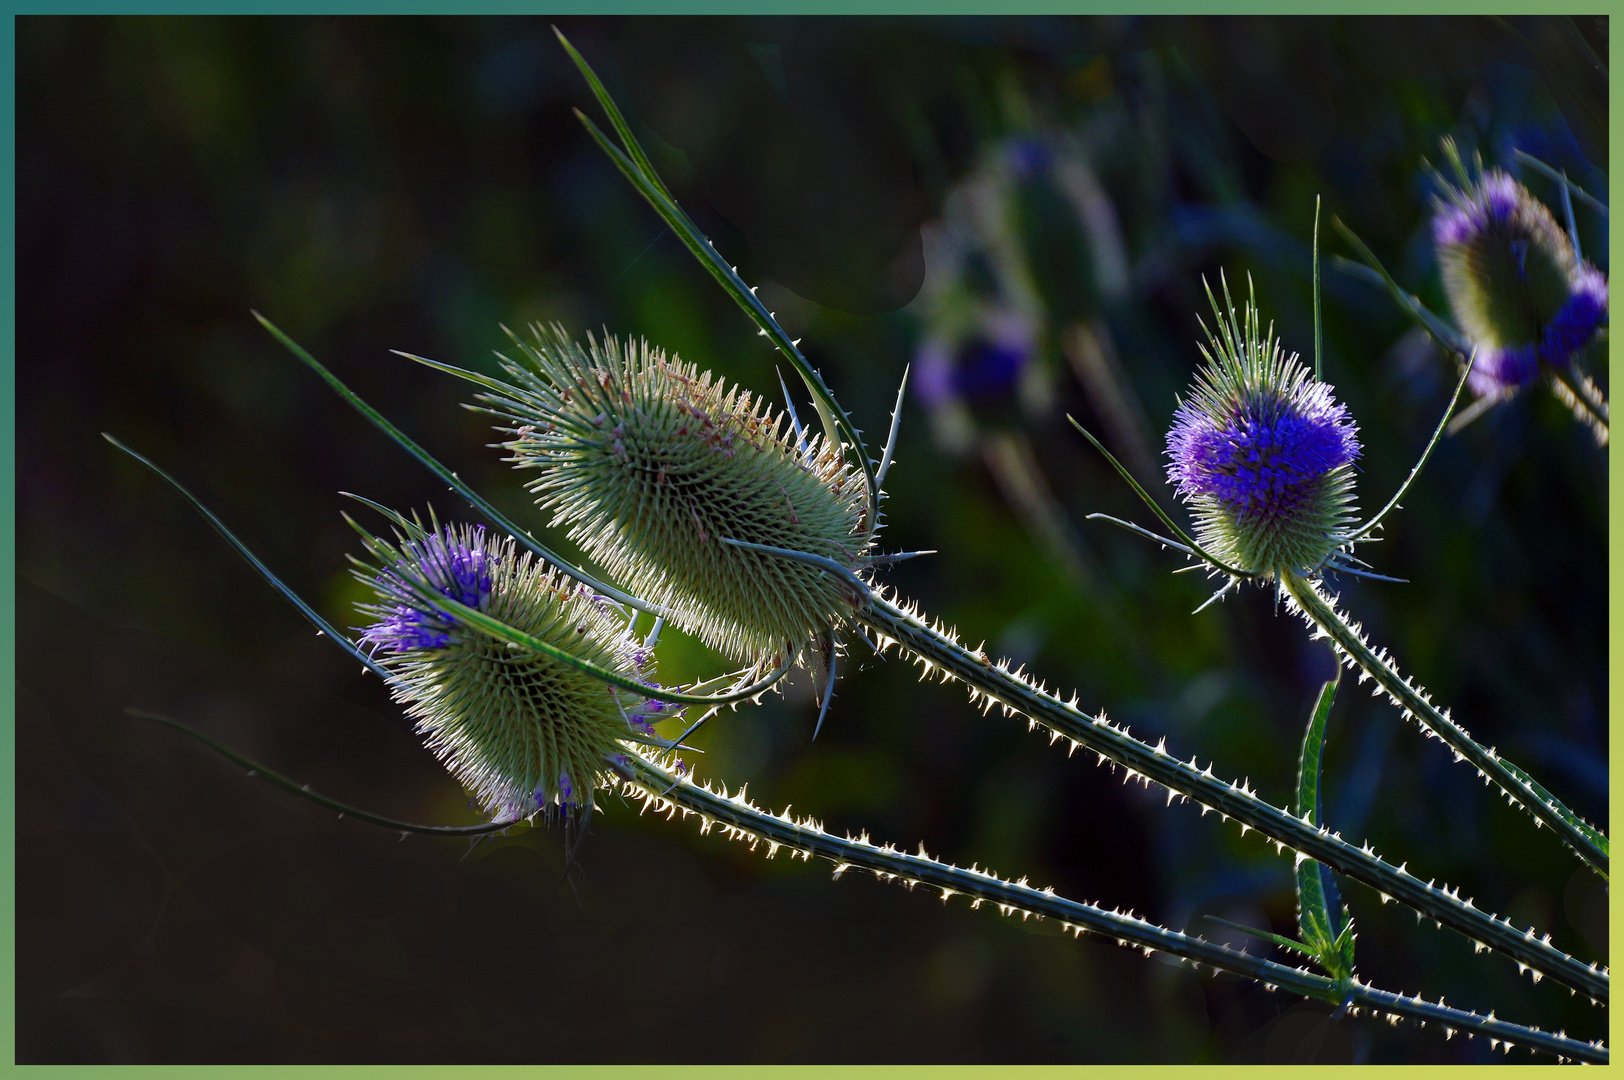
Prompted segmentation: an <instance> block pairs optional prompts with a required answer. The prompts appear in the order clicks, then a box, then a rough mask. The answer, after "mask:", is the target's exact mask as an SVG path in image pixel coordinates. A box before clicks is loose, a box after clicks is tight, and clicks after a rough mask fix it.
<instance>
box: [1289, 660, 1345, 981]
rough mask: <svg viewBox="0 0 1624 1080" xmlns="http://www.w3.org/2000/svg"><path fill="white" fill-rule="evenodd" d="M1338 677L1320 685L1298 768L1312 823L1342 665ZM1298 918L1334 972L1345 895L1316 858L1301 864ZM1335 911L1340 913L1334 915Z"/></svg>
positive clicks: (1302, 810)
mask: <svg viewBox="0 0 1624 1080" xmlns="http://www.w3.org/2000/svg"><path fill="white" fill-rule="evenodd" d="M1336 671H1337V673H1336V676H1335V677H1333V678H1332V679H1331V680H1330V681H1329V682H1327V683H1326V684H1325V685H1324V686H1322V687H1320V692H1319V698H1318V700H1317V701H1316V702H1315V703H1314V711H1313V712H1312V713H1311V714H1310V715H1309V718H1308V730H1307V731H1306V732H1304V733H1303V749H1302V755H1301V757H1300V758H1299V764H1298V769H1297V804H1296V813H1297V816H1298V817H1303V816H1305V815H1310V817H1309V820H1310V823H1311V824H1314V825H1323V824H1324V807H1323V800H1322V793H1321V790H1320V772H1321V769H1320V766H1321V764H1322V762H1323V760H1324V756H1325V724H1326V720H1327V718H1328V717H1329V716H1330V715H1331V704H1332V702H1334V701H1335V700H1336V688H1337V683H1338V682H1339V681H1340V680H1341V678H1342V667H1341V665H1340V664H1339V665H1338V666H1337V669H1336ZM1296 874H1297V920H1298V926H1299V929H1300V931H1301V933H1302V935H1303V940H1304V941H1306V942H1307V943H1308V944H1309V945H1310V946H1312V947H1313V949H1314V951H1315V953H1316V955H1317V956H1318V958H1319V960H1320V962H1321V964H1323V965H1324V966H1325V967H1326V968H1327V970H1330V971H1331V972H1332V973H1333V974H1339V972H1337V971H1336V970H1335V968H1334V967H1333V966H1332V965H1334V964H1336V962H1337V959H1338V957H1337V948H1336V941H1337V938H1338V936H1339V930H1340V927H1339V925H1338V923H1339V921H1340V909H1341V898H1340V897H1339V896H1337V895H1336V882H1335V881H1334V880H1333V879H1332V877H1331V871H1330V868H1329V867H1327V866H1325V865H1324V864H1323V863H1320V862H1318V861H1316V860H1314V859H1302V860H1301V861H1299V862H1298V863H1297V870H1296ZM1333 912H1335V913H1336V914H1335V915H1333Z"/></svg>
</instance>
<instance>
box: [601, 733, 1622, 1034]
mask: <svg viewBox="0 0 1624 1080" xmlns="http://www.w3.org/2000/svg"><path fill="white" fill-rule="evenodd" d="M616 771H617V772H618V773H619V774H620V775H621V777H622V779H623V780H624V781H625V783H624V785H623V787H622V789H621V790H622V793H623V794H624V795H627V796H629V797H631V798H634V799H638V800H640V801H641V802H642V803H643V809H644V810H649V809H652V810H653V811H654V812H655V813H667V814H671V813H675V812H677V811H680V812H681V813H682V815H683V816H684V817H687V816H688V815H689V814H695V815H698V817H699V819H700V831H701V832H707V833H708V832H710V831H711V830H712V829H713V828H716V827H718V826H719V827H720V829H721V831H722V832H723V833H724V834H725V835H726V836H728V837H729V838H731V839H735V840H740V841H742V842H744V843H746V844H748V845H750V847H751V849H752V850H754V849H755V848H756V847H757V846H758V845H762V844H765V845H766V848H767V850H766V856H767V857H768V858H772V857H773V856H774V855H776V854H777V853H778V852H779V851H780V850H784V851H788V852H790V853H791V854H792V855H799V856H801V857H802V858H805V859H808V860H810V859H811V858H812V857H813V856H817V857H819V858H822V859H826V860H828V861H829V862H832V863H834V865H835V876H837V877H838V876H840V875H841V874H842V873H843V872H845V871H846V870H848V869H852V868H854V867H855V868H861V869H863V870H867V871H868V872H870V873H872V874H873V875H874V876H875V877H877V878H879V879H880V880H882V881H896V882H899V883H901V884H903V885H905V886H906V887H908V888H910V889H912V888H913V887H915V886H917V885H923V886H926V887H928V888H931V889H935V890H938V891H939V893H940V896H941V899H942V902H943V903H946V902H947V901H948V900H949V899H950V898H952V897H953V896H955V895H958V896H964V897H965V898H966V899H968V900H969V901H970V906H971V907H972V908H974V907H980V906H981V905H982V904H983V903H991V904H996V905H998V910H999V911H1000V912H1001V913H1002V914H1004V915H1014V914H1017V913H1018V914H1019V915H1020V916H1021V918H1022V919H1023V920H1024V919H1027V918H1033V917H1035V918H1038V919H1044V918H1050V919H1054V920H1056V921H1057V922H1059V924H1060V928H1061V930H1062V931H1064V932H1067V933H1070V934H1072V935H1073V936H1076V937H1081V936H1082V935H1083V934H1084V933H1085V932H1087V933H1092V934H1097V935H1100V936H1102V937H1104V938H1106V939H1108V940H1115V941H1116V942H1117V944H1119V945H1122V946H1124V947H1128V948H1134V949H1138V950H1140V951H1142V952H1144V954H1145V955H1146V956H1149V955H1151V954H1153V953H1156V952H1160V953H1163V954H1164V955H1166V956H1170V957H1173V958H1175V959H1177V960H1178V961H1179V962H1181V963H1184V964H1188V965H1189V966H1190V967H1191V968H1192V969H1196V970H1199V968H1200V966H1201V965H1202V964H1205V965H1207V966H1208V967H1210V968H1212V969H1214V970H1217V971H1229V972H1233V973H1236V974H1239V975H1242V976H1245V977H1247V978H1251V979H1256V980H1257V981H1259V982H1261V983H1262V984H1263V985H1264V987H1265V988H1266V989H1269V990H1274V989H1280V990H1284V991H1287V992H1288V993H1294V994H1300V995H1302V996H1303V997H1308V998H1316V999H1318V1000H1321V1001H1326V1002H1329V1003H1332V1004H1337V1005H1347V1006H1349V1007H1350V1009H1352V1010H1354V1011H1361V1010H1363V1011H1367V1012H1371V1013H1374V1014H1376V1015H1382V1016H1385V1017H1386V1018H1388V1019H1390V1020H1392V1021H1394V1022H1397V1020H1398V1019H1399V1018H1405V1019H1410V1020H1415V1021H1418V1022H1420V1023H1422V1024H1426V1023H1429V1022H1430V1023H1436V1024H1439V1025H1440V1026H1442V1027H1443V1028H1444V1032H1445V1037H1446V1038H1448V1037H1450V1036H1452V1035H1454V1034H1456V1033H1457V1032H1465V1033H1467V1034H1468V1035H1478V1036H1481V1037H1483V1038H1486V1039H1490V1040H1492V1041H1493V1042H1494V1044H1495V1045H1496V1046H1499V1045H1501V1044H1505V1045H1506V1046H1508V1047H1509V1046H1511V1045H1517V1046H1522V1047H1526V1048H1528V1049H1530V1050H1534V1049H1538V1050H1542V1051H1544V1052H1546V1053H1550V1054H1555V1055H1557V1056H1558V1057H1559V1058H1561V1059H1577V1060H1582V1061H1590V1062H1597V1063H1605V1062H1606V1061H1607V1059H1608V1053H1607V1048H1606V1046H1605V1045H1603V1044H1602V1043H1600V1042H1599V1041H1598V1042H1594V1043H1591V1042H1582V1041H1580V1040H1578V1039H1574V1038H1570V1037H1568V1036H1566V1035H1564V1034H1552V1033H1551V1032H1548V1031H1541V1030H1540V1029H1538V1028H1531V1027H1526V1026H1524V1025H1521V1024H1513V1023H1510V1022H1508V1021H1505V1020H1500V1019H1498V1018H1496V1017H1495V1016H1494V1015H1493V1013H1490V1014H1489V1015H1487V1016H1484V1015H1481V1014H1478V1013H1475V1012H1471V1011H1469V1010H1465V1009H1458V1008H1452V1007H1450V1006H1447V1005H1445V1004H1444V1002H1443V999H1442V998H1439V999H1438V1002H1437V1003H1436V1004H1434V1003H1432V1002H1430V1001H1425V1000H1423V999H1422V998H1421V997H1420V995H1415V996H1413V997H1406V996H1404V995H1403V994H1395V993H1392V992H1390V991H1386V990H1380V989H1378V988H1376V987H1374V986H1371V985H1370V984H1368V983H1363V982H1360V981H1359V980H1358V979H1357V978H1349V979H1334V978H1327V977H1326V976H1324V975H1319V974H1316V973H1314V972H1311V971H1308V970H1306V969H1303V968H1299V967H1293V966H1291V965H1289V964H1280V963H1275V962H1273V961H1270V960H1266V959H1264V958H1262V957H1259V956H1254V955H1252V954H1250V953H1246V952H1243V951H1240V950H1237V949H1232V948H1230V947H1229V946H1227V945H1220V944H1217V943H1215V942H1211V941H1208V940H1206V939H1205V938H1201V937H1198V936H1195V935H1191V934H1184V933H1179V932H1178V931H1176V930H1169V929H1167V928H1166V927H1162V926H1158V925H1157V924H1155V923H1153V922H1150V921H1148V920H1146V919H1144V918H1141V917H1139V916H1138V915H1135V914H1134V913H1133V912H1131V911H1120V910H1107V909H1105V908H1104V907H1101V906H1099V905H1097V904H1087V903H1082V902H1080V901H1076V900H1068V899H1066V898H1065V897H1063V896H1058V895H1056V894H1055V891H1054V890H1053V889H1052V888H1049V889H1039V888H1037V887H1035V886H1033V885H1030V884H1028V883H1027V882H1026V880H1025V879H1024V878H1023V879H1021V880H1020V881H1009V880H1006V879H1003V878H1000V877H998V876H997V875H995V874H993V873H991V872H989V871H986V870H981V869H978V868H976V867H971V868H969V869H965V868H964V867H961V866H955V865H953V864H952V863H948V862H944V861H942V860H940V859H936V858H932V857H931V856H930V855H928V854H927V853H926V852H925V849H924V847H923V845H921V846H920V849H919V852H918V854H912V853H910V852H907V851H903V850H901V849H899V848H897V847H896V846H894V845H892V844H877V843H875V842H873V841H872V840H870V839H869V837H868V836H867V835H866V834H864V835H862V836H859V837H857V838H855V839H854V838H852V837H849V836H847V837H844V838H843V837H838V836H834V835H832V834H830V833H828V832H825V831H824V829H823V826H822V825H821V824H820V823H819V822H817V821H815V820H813V819H812V818H810V817H806V818H796V817H793V816H791V815H790V813H789V812H788V811H787V810H786V811H784V812H783V813H779V814H772V813H768V812H767V811H765V810H762V809H759V808H757V807H756V806H754V805H752V804H751V803H750V801H749V800H748V799H747V798H746V797H745V794H744V791H743V790H742V789H741V790H740V791H739V792H737V793H735V794H732V795H730V794H729V793H728V792H727V790H726V789H725V788H720V789H719V788H715V787H712V785H711V784H709V783H696V782H695V781H694V780H693V778H692V777H691V775H689V774H686V773H685V772H684V771H682V770H680V769H679V770H677V771H672V770H670V769H668V768H665V767H663V766H662V763H660V762H655V761H650V760H649V759H648V758H646V757H643V756H642V755H640V754H635V755H628V756H627V757H626V758H625V759H624V760H623V761H621V762H619V763H618V764H617V767H616Z"/></svg>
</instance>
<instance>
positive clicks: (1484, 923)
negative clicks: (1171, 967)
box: [855, 592, 1609, 1002]
mask: <svg viewBox="0 0 1624 1080" xmlns="http://www.w3.org/2000/svg"><path fill="white" fill-rule="evenodd" d="M855 617H856V619H857V621H858V622H859V623H860V624H861V625H863V626H864V627H866V628H867V629H869V630H870V631H872V632H873V633H875V634H877V635H879V638H878V640H879V643H880V646H881V647H882V648H884V647H885V645H886V644H887V642H888V641H890V642H895V643H896V644H897V645H898V646H899V647H900V648H902V649H903V650H904V651H906V652H908V653H911V654H913V655H914V656H915V657H916V658H918V659H919V661H920V662H921V663H922V664H924V665H925V666H926V669H927V671H929V670H931V669H933V668H939V669H940V670H941V671H942V673H943V675H944V676H950V677H953V678H957V679H959V680H960V681H962V682H964V683H966V684H967V685H969V686H970V687H971V688H973V689H974V690H975V691H976V692H977V694H978V695H980V696H984V697H985V698H986V699H987V707H988V708H991V707H992V705H993V704H995V703H996V704H999V705H1002V706H1004V707H1005V708H1006V709H1007V710H1009V711H1010V712H1013V713H1018V714H1020V715H1022V716H1025V717H1026V718H1027V719H1028V721H1029V722H1030V723H1031V724H1032V725H1033V726H1034V727H1037V726H1041V727H1044V728H1046V729H1048V730H1049V732H1050V733H1051V735H1052V737H1053V738H1054V739H1059V738H1067V739H1070V740H1071V741H1072V742H1073V743H1074V744H1076V745H1077V746H1082V747H1085V748H1086V749H1088V750H1090V751H1092V752H1093V753H1095V754H1096V755H1098V756H1099V758H1100V760H1101V761H1102V762H1104V761H1106V760H1110V761H1113V762H1115V763H1116V764H1119V765H1122V766H1123V767H1125V768H1127V769H1128V770H1130V775H1134V774H1137V775H1140V776H1143V777H1145V778H1146V779H1147V780H1149V781H1155V782H1156V783H1158V784H1160V785H1162V786H1163V787H1165V788H1167V789H1168V791H1169V795H1168V799H1169V801H1171V800H1172V798H1173V796H1174V795H1175V794H1176V795H1183V796H1186V797H1187V798H1191V799H1194V800H1195V801H1196V802H1197V803H1199V804H1201V805H1202V806H1203V807H1204V808H1207V809H1212V810H1217V811H1218V812H1219V813H1220V814H1222V815H1224V816H1225V817H1231V818H1234V819H1235V820H1236V821H1238V822H1240V823H1241V825H1242V827H1243V829H1244V828H1252V829H1256V830H1257V831H1258V832H1260V833H1262V834H1263V835H1264V836H1266V837H1267V838H1268V839H1269V840H1271V841H1272V842H1274V843H1275V844H1276V845H1277V846H1279V847H1280V848H1282V849H1284V848H1290V849H1292V850H1293V851H1295V852H1298V853H1299V854H1302V855H1306V856H1307V857H1309V858H1311V859H1318V860H1319V861H1320V862H1322V863H1324V864H1325V865H1327V866H1329V867H1331V868H1332V869H1334V870H1337V871H1340V872H1341V873H1343V874H1345V875H1347V876H1348V877H1351V878H1353V879H1355V880H1357V881H1361V882H1363V883H1364V884H1366V885H1369V886H1370V887H1371V888H1373V889H1375V890H1377V892H1378V893H1380V894H1381V895H1382V896H1383V897H1384V898H1387V897H1391V898H1392V899H1395V900H1398V901H1400V902H1401V903H1404V904H1406V905H1408V906H1409V907H1411V908H1414V909H1415V910H1416V911H1417V912H1419V913H1421V914H1424V915H1426V916H1427V917H1428V918H1431V919H1432V920H1434V921H1435V922H1437V923H1438V924H1439V925H1446V926H1449V927H1451V928H1453V929H1455V930H1458V931H1460V932H1461V933H1463V934H1465V935H1466V936H1467V937H1469V938H1471V939H1472V940H1473V941H1475V942H1479V943H1481V944H1482V945H1484V946H1486V947H1488V948H1490V949H1493V950H1495V951H1496V952H1499V953H1502V954H1504V955H1505V956H1508V957H1510V958H1512V959H1513V960H1515V961H1516V962H1517V963H1518V965H1519V966H1520V967H1524V968H1527V969H1529V970H1530V971H1532V972H1533V973H1534V975H1535V977H1540V976H1545V975H1548V976H1550V977H1551V978H1553V979H1556V980H1557V981H1558V982H1561V983H1562V984H1563V985H1565V986H1568V987H1570V988H1572V989H1574V990H1578V991H1581V992H1583V993H1585V994H1588V995H1589V996H1590V997H1591V998H1593V999H1595V1000H1597V1001H1599V1002H1606V1001H1607V1000H1608V986H1609V983H1608V976H1607V974H1606V972H1605V971H1600V970H1597V968H1596V967H1595V966H1594V965H1591V966H1588V967H1587V966H1586V965H1584V964H1582V963H1580V962H1579V961H1578V960H1576V959H1574V958H1573V957H1571V956H1569V955H1567V954H1566V953H1564V952H1562V951H1560V950H1559V949H1556V948H1555V947H1553V946H1552V945H1551V944H1550V942H1549V937H1548V935H1547V936H1546V937H1545V938H1540V937H1537V936H1535V934H1534V932H1533V930H1531V929H1529V930H1518V929H1516V928H1515V927H1513V926H1512V925H1511V922H1510V921H1509V920H1503V919H1498V918H1496V917H1495V916H1494V915H1493V914H1491V913H1489V912H1485V911H1481V910H1479V909H1478V908H1476V907H1474V906H1472V904H1471V902H1470V901H1469V900H1462V899H1461V897H1460V894H1459V892H1458V891H1456V892H1450V891H1446V890H1445V888H1443V887H1441V886H1437V885H1435V884H1433V883H1432V882H1430V881H1422V880H1420V879H1419V878H1417V877H1415V876H1414V875H1413V874H1410V873H1407V872H1406V871H1405V869H1404V868H1403V867H1394V866H1392V865H1391V864H1390V863H1387V862H1385V861H1383V860H1382V859H1380V858H1378V857H1377V856H1376V855H1375V853H1374V852H1373V851H1371V849H1370V848H1369V846H1368V845H1367V846H1365V847H1363V848H1360V847H1355V846H1354V845H1352V844H1350V843H1348V842H1347V841H1345V840H1343V839H1342V838H1341V837H1340V836H1339V835H1337V834H1334V833H1332V832H1330V831H1329V830H1328V829H1326V828H1325V827H1324V826H1314V825H1311V824H1309V823H1308V822H1306V821H1304V820H1303V819H1302V818H1299V817H1295V816H1293V815H1292V814H1291V813H1289V812H1288V811H1286V810H1283V809H1281V808H1279V807H1276V806H1271V805H1270V804H1269V803H1267V802H1264V801H1263V800H1262V799H1261V798H1259V797H1258V796H1257V794H1256V793H1255V792H1253V791H1252V790H1250V788H1249V787H1248V786H1247V785H1246V784H1245V783H1242V784H1238V785H1237V784H1235V783H1232V782H1225V781H1223V780H1220V779H1218V778H1217V777H1215V776H1214V775H1213V772H1212V769H1211V767H1210V766H1209V767H1208V768H1206V769H1198V768H1196V765H1195V759H1194V758H1191V759H1190V761H1189V762H1188V763H1186V762H1183V761H1180V760H1178V759H1177V758H1176V757H1174V756H1172V755H1171V754H1169V753H1168V752H1167V750H1166V748H1165V742H1166V740H1163V741H1162V743H1159V744H1157V745H1156V746H1150V745H1148V744H1147V743H1143V742H1141V741H1139V740H1138V739H1135V738H1133V737H1132V736H1131V735H1129V734H1128V732H1127V731H1126V730H1124V729H1122V728H1118V727H1116V726H1115V725H1113V724H1111V723H1110V722H1108V721H1107V720H1106V719H1105V718H1104V717H1103V716H1101V717H1092V716H1089V715H1087V714H1086V713H1083V712H1082V711H1080V710H1079V709H1078V708H1077V707H1076V703H1075V702H1076V699H1075V697H1074V698H1073V700H1072V702H1070V703H1067V702H1064V701H1062V700H1060V698H1058V697H1057V696H1055V695H1053V694H1051V693H1049V692H1047V691H1046V690H1044V689H1042V688H1041V687H1037V686H1033V685H1032V684H1030V683H1029V682H1027V681H1026V680H1025V679H1024V678H1022V677H1021V675H1020V674H1019V673H1018V672H1011V671H1009V670H1007V669H1005V668H1003V667H1001V666H998V665H995V664H994V663H993V662H992V660H991V659H989V658H988V657H987V655H986V654H985V653H982V652H979V651H978V652H975V653H972V652H970V651H969V650H967V649H965V648H964V647H963V646H962V645H960V644H959V643H958V641H956V640H955V639H954V638H953V637H951V636H950V635H948V634H946V633H944V632H943V631H942V630H941V629H939V628H937V627H935V626H932V625H930V624H929V623H927V622H925V621H924V620H923V619H921V618H920V617H919V616H918V615H917V614H916V613H914V612H912V611H908V610H905V609H903V608H901V607H899V606H897V605H896V604H894V603H892V602H891V601H890V600H888V599H886V598H884V597H882V596H880V595H878V594H875V593H872V592H871V593H870V594H869V597H868V600H867V602H866V603H865V604H864V605H863V606H862V607H860V608H859V609H858V610H857V612H856V616H855ZM1073 749H1075V746H1074V747H1073ZM1203 812H1205V811H1203Z"/></svg>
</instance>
